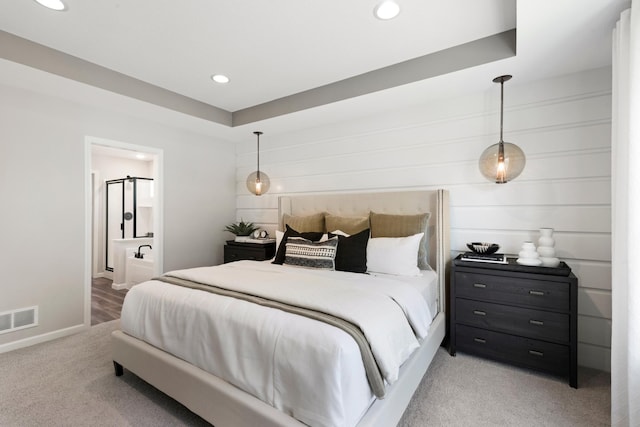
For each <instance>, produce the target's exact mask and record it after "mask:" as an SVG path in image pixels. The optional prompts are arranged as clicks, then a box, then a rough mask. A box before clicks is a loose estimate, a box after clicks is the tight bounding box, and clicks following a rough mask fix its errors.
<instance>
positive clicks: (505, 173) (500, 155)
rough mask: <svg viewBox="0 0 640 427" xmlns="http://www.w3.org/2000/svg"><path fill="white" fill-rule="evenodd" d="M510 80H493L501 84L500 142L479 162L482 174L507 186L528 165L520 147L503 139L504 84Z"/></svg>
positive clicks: (501, 78)
mask: <svg viewBox="0 0 640 427" xmlns="http://www.w3.org/2000/svg"><path fill="white" fill-rule="evenodd" d="M510 79H511V76H510V75H504V76H499V77H496V78H495V79H493V82H494V83H500V141H498V143H497V144H493V145H491V146H490V147H488V148H487V149H486V150H484V151H483V152H482V155H481V156H480V160H479V162H478V166H479V167H480V173H482V175H483V176H484V177H485V178H487V179H488V180H489V181H493V182H495V183H496V184H506V183H507V182H509V181H511V180H512V179H515V178H516V177H517V176H518V175H520V174H521V173H522V171H523V170H524V165H525V163H526V157H525V155H524V152H523V151H522V150H521V149H520V147H518V146H517V145H515V144H512V143H510V142H504V141H503V139H502V123H503V115H504V82H506V81H508V80H510Z"/></svg>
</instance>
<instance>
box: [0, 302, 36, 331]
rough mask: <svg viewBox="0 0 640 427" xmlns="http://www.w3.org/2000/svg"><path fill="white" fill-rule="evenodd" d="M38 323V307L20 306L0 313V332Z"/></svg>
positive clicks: (29, 326)
mask: <svg viewBox="0 0 640 427" xmlns="http://www.w3.org/2000/svg"><path fill="white" fill-rule="evenodd" d="M37 325H38V307H37V306H36V307H27V308H20V309H17V310H13V311H5V312H4V313H0V334H6V333H7V332H13V331H17V330H20V329H25V328H31V327H33V326H37Z"/></svg>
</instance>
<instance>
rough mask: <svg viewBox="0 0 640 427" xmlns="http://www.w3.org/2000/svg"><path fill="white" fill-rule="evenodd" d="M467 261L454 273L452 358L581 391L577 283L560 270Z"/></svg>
mask: <svg viewBox="0 0 640 427" xmlns="http://www.w3.org/2000/svg"><path fill="white" fill-rule="evenodd" d="M508 261H509V263H508V264H492V263H481V262H473V261H463V260H461V259H460V256H458V257H457V258H456V259H455V260H454V261H453V267H452V269H451V289H450V295H451V304H450V310H449V328H450V329H449V334H450V337H449V345H450V348H449V353H450V354H451V355H452V356H455V354H456V351H457V350H460V351H462V352H464V353H469V354H474V355H478V356H483V357H487V358H490V359H494V360H498V361H501V362H506V363H510V364H513V365H518V366H522V367H525V368H531V369H536V370H540V371H544V372H548V373H551V374H554V375H561V376H565V377H567V378H568V379H569V384H570V385H571V387H574V388H577V387H578V344H577V339H578V323H577V322H578V313H577V309H578V279H577V278H576V276H575V275H574V274H573V273H572V272H571V269H570V268H569V267H568V266H567V265H566V264H565V263H564V262H563V263H561V264H560V266H559V267H558V268H546V267H529V266H523V265H519V264H517V263H516V262H515V258H509V259H508Z"/></svg>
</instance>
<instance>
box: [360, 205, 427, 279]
mask: <svg viewBox="0 0 640 427" xmlns="http://www.w3.org/2000/svg"><path fill="white" fill-rule="evenodd" d="M430 215H431V214H430V213H429V212H426V213H423V214H418V215H388V214H379V213H375V212H371V213H370V214H369V220H370V221H371V237H407V236H413V235H416V234H418V233H423V237H422V241H421V242H420V250H419V251H418V255H417V259H418V267H419V268H420V269H421V270H430V269H431V267H430V266H429V261H428V259H427V223H428V221H429V216H430Z"/></svg>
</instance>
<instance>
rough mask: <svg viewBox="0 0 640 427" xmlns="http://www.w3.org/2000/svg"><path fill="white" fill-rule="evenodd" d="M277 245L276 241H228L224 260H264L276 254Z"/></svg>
mask: <svg viewBox="0 0 640 427" xmlns="http://www.w3.org/2000/svg"><path fill="white" fill-rule="evenodd" d="M275 246H276V245H275V243H265V244H250V243H244V244H238V243H227V245H225V247H224V262H225V263H227V262H233V261H240V260H253V261H264V260H265V259H269V258H272V257H273V256H274V255H275Z"/></svg>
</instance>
